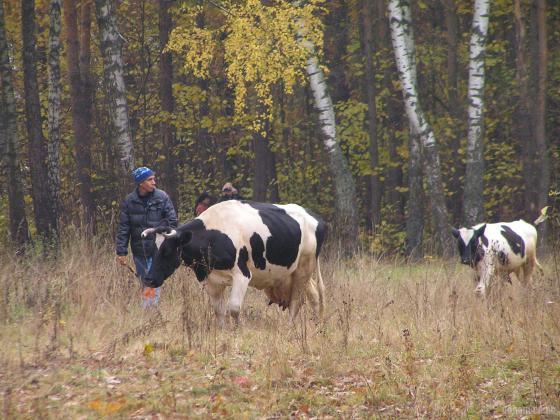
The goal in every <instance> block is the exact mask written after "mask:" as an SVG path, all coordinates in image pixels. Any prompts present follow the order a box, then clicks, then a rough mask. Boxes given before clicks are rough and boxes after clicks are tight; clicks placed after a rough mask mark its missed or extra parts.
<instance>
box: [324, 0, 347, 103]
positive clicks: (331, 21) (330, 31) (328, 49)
mask: <svg viewBox="0 0 560 420" xmlns="http://www.w3.org/2000/svg"><path fill="white" fill-rule="evenodd" d="M346 3H347V2H346V1H340V0H334V1H330V2H329V3H328V6H327V7H328V8H329V9H330V10H329V13H328V14H327V17H326V23H325V58H326V60H327V66H328V68H329V70H330V71H329V77H328V84H329V87H330V92H331V98H332V101H333V103H334V104H336V103H337V102H339V101H346V100H348V98H349V97H350V91H349V89H348V83H347V82H346V74H345V69H344V55H345V53H346V46H347V45H348V39H347V35H348V29H347V25H348V9H347V5H346Z"/></svg>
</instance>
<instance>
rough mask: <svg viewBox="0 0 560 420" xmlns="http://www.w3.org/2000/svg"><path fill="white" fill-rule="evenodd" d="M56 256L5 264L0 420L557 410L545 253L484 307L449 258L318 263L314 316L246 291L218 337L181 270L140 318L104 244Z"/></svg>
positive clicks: (557, 366) (557, 345)
mask: <svg viewBox="0 0 560 420" xmlns="http://www.w3.org/2000/svg"><path fill="white" fill-rule="evenodd" d="M61 255H62V257H61V258H60V259H59V260H58V261H41V258H39V257H28V258H26V259H25V260H23V261H19V262H16V261H12V260H9V259H8V258H4V261H2V266H3V270H2V272H1V274H0V291H1V296H0V345H1V348H2V351H1V352H0V392H1V394H0V399H1V400H2V404H1V405H0V409H1V410H2V411H1V412H0V413H1V417H4V418H62V417H64V418H68V417H71V418H76V417H78V418H80V417H85V418H96V417H103V416H109V417H126V418H129V417H140V418H144V417H152V416H154V415H157V416H160V417H165V418H168V417H171V418H183V417H188V418H191V417H204V418H207V417H223V416H230V417H241V418H244V417H247V418H254V417H258V418H262V417H266V418H269V417H287V416H297V417H302V418H306V417H321V418H325V417H335V418H339V417H345V418H348V417H359V418H360V417H375V416H389V417H448V418H456V417H458V416H463V417H464V416H471V415H472V416H475V417H478V416H480V417H497V418H500V417H505V418H519V417H523V416H532V415H536V414H541V415H544V417H551V418H552V417H558V416H560V359H559V354H558V350H559V349H560V279H559V272H560V271H559V268H558V265H557V263H556V261H555V259H550V260H548V261H545V262H544V264H543V265H544V266H545V275H544V276H540V277H539V278H538V279H536V281H535V283H534V285H533V287H532V288H529V289H523V288H522V287H521V286H520V284H519V283H518V282H517V281H516V280H515V279H514V281H513V285H509V284H504V285H498V286H497V287H495V289H494V293H493V296H491V297H490V298H489V299H487V300H480V299H477V298H476V297H475V296H474V293H473V290H474V284H473V282H472V280H471V278H470V272H469V269H468V268H467V267H464V266H460V265H458V264H456V263H455V262H454V261H453V262H448V261H447V262H442V261H426V262H424V263H422V264H415V265H409V264H405V263H397V262H393V263H389V262H379V261H377V260H375V259H372V258H369V257H358V258H355V259H353V260H351V261H342V260H340V259H338V258H334V257H331V258H324V259H323V260H322V268H323V276H324V279H325V284H326V287H327V310H326V317H325V320H324V322H323V323H321V324H319V325H316V324H315V322H314V321H313V319H312V317H311V313H310V311H308V310H306V309H305V310H303V311H302V316H301V317H300V318H299V319H298V321H297V323H296V324H295V325H291V324H290V322H289V321H288V313H287V311H286V312H282V311H281V310H280V309H279V308H278V307H276V306H268V305H267V304H266V303H267V300H266V298H265V296H264V294H262V293H261V292H258V291H256V290H250V291H249V292H248V294H247V298H246V301H245V306H244V308H243V319H244V326H243V328H241V329H238V330H235V329H232V328H228V329H226V330H217V329H216V328H215V325H214V323H213V314H212V311H211V309H210V305H209V302H208V299H207V297H206V295H205V292H204V290H203V289H202V288H201V287H200V285H199V284H198V283H197V282H196V280H195V278H194V276H193V275H192V273H191V272H190V271H188V270H187V269H185V268H184V267H183V268H181V269H180V270H179V271H178V272H177V273H176V274H175V275H174V276H173V277H172V278H171V279H170V280H168V282H167V283H166V284H165V285H164V288H163V292H162V300H161V304H160V305H159V306H158V308H157V309H155V310H142V309H141V308H140V306H139V289H138V284H137V283H136V282H135V280H134V279H133V277H132V276H131V274H130V273H129V272H128V271H127V270H126V269H123V268H121V267H117V265H116V264H115V263H114V257H113V255H112V252H111V246H110V245H109V244H104V243H86V242H79V243H77V244H76V243H74V244H73V245H72V246H69V245H67V246H66V247H65V249H63V250H62V253H61ZM304 308H305V307H304Z"/></svg>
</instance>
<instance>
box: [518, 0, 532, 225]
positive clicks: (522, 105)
mask: <svg viewBox="0 0 560 420" xmlns="http://www.w3.org/2000/svg"><path fill="white" fill-rule="evenodd" d="M513 13H514V18H515V66H516V81H517V86H518V90H519V101H518V104H517V107H516V110H515V121H514V124H515V128H516V132H517V133H518V137H519V142H520V144H521V149H522V151H523V152H522V153H523V158H522V161H523V183H524V187H525V193H524V209H523V210H524V213H525V214H524V215H523V217H524V218H526V219H527V220H530V218H531V214H535V211H536V208H534V207H535V206H534V204H531V203H536V199H535V200H533V199H532V198H533V194H534V193H535V191H536V189H535V188H534V185H535V175H534V158H535V156H534V155H535V151H534V150H535V148H534V143H533V136H532V133H531V114H530V111H529V110H530V109H531V95H530V93H529V92H530V89H529V78H528V74H529V73H528V68H527V52H526V31H525V22H524V10H522V5H521V0H515V1H514V7H513ZM531 207H533V209H531Z"/></svg>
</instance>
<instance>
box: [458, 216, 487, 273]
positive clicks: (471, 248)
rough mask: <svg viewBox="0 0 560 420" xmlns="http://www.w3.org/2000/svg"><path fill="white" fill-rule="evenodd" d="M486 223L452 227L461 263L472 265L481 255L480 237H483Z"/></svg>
mask: <svg viewBox="0 0 560 420" xmlns="http://www.w3.org/2000/svg"><path fill="white" fill-rule="evenodd" d="M485 229H486V224H484V225H482V226H477V227H472V228H461V229H455V228H453V229H452V233H453V236H454V237H455V239H457V247H458V248H459V255H460V257H461V263H463V264H466V265H470V266H471V267H472V266H474V265H475V264H476V263H477V262H478V260H479V259H480V257H481V253H482V248H480V241H481V238H483V237H484V230H485Z"/></svg>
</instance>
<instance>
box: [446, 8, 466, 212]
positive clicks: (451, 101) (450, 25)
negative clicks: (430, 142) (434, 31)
mask: <svg viewBox="0 0 560 420" xmlns="http://www.w3.org/2000/svg"><path fill="white" fill-rule="evenodd" d="M443 7H444V11H445V24H446V26H447V103H448V105H449V115H450V117H451V118H452V119H453V122H454V123H455V124H458V123H459V122H460V121H461V120H462V118H463V110H462V107H461V103H460V101H459V94H458V88H457V83H458V70H457V68H458V51H459V40H458V32H459V19H458V17H457V6H456V5H455V0H443ZM461 136H462V134H461V132H460V130H459V129H458V128H455V129H454V130H453V132H452V133H451V141H450V147H451V149H452V150H455V151H457V150H459V149H460V147H461ZM454 156H455V159H454V161H453V162H452V165H453V167H454V168H455V170H454V171H453V172H452V173H451V175H450V179H449V184H448V185H449V190H450V192H451V196H448V199H447V202H448V205H449V208H450V209H451V213H452V218H453V219H454V220H455V221H459V220H460V219H461V211H462V193H461V190H462V183H461V176H462V175H463V173H464V167H463V164H462V162H461V159H460V157H459V155H457V154H455V155H454Z"/></svg>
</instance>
